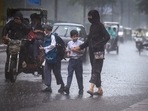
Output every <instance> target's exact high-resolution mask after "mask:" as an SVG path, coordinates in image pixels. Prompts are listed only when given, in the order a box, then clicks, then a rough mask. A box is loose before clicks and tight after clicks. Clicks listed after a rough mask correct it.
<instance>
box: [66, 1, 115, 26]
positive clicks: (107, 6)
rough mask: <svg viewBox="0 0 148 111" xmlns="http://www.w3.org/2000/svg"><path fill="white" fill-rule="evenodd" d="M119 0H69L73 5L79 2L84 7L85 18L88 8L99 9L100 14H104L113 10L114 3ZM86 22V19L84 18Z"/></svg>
mask: <svg viewBox="0 0 148 111" xmlns="http://www.w3.org/2000/svg"><path fill="white" fill-rule="evenodd" d="M116 1H117V0H93V1H92V0H69V2H70V4H71V5H74V4H76V3H79V4H80V5H82V6H83V7H84V9H83V12H84V13H83V17H84V18H85V12H86V8H88V9H98V10H99V12H100V15H101V16H103V15H105V14H106V12H108V10H112V7H113V4H115V3H116ZM84 23H85V20H84Z"/></svg>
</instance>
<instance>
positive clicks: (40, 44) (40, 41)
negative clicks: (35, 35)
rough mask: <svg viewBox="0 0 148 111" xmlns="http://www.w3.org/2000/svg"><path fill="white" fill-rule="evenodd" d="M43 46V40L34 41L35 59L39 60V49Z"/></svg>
mask: <svg viewBox="0 0 148 111" xmlns="http://www.w3.org/2000/svg"><path fill="white" fill-rule="evenodd" d="M42 45H43V40H41V39H36V40H34V45H33V55H34V59H37V57H38V55H39V47H40V46H42Z"/></svg>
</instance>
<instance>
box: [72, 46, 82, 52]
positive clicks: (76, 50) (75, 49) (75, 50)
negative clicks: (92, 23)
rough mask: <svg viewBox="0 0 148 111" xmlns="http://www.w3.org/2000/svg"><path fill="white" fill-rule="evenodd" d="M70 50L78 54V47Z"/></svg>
mask: <svg viewBox="0 0 148 111" xmlns="http://www.w3.org/2000/svg"><path fill="white" fill-rule="evenodd" d="M71 50H72V51H74V52H79V51H80V47H79V46H78V47H74V48H72V49H71Z"/></svg>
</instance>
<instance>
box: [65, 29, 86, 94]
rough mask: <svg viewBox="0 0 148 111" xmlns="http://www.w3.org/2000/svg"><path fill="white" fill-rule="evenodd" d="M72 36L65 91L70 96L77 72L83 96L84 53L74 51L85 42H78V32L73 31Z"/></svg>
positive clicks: (68, 51)
mask: <svg viewBox="0 0 148 111" xmlns="http://www.w3.org/2000/svg"><path fill="white" fill-rule="evenodd" d="M70 36H71V38H72V40H71V41H69V42H68V44H67V56H68V57H69V58H70V60H69V64H68V77H67V85H66V87H65V89H64V91H65V92H66V94H69V89H70V86H71V82H72V78H73V72H74V71H75V74H76V79H77V82H78V87H79V94H80V95H82V94H83V75H82V73H83V66H82V55H83V52H84V51H80V50H78V51H74V48H75V47H77V46H79V45H81V44H82V43H83V42H82V41H81V40H78V38H79V37H78V32H77V31H76V30H72V31H71V32H70Z"/></svg>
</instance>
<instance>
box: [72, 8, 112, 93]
mask: <svg viewBox="0 0 148 111" xmlns="http://www.w3.org/2000/svg"><path fill="white" fill-rule="evenodd" d="M88 21H89V22H90V23H91V26H90V32H89V35H88V39H87V40H86V41H85V42H84V43H83V44H82V45H80V46H79V47H76V48H75V50H80V49H84V48H86V47H89V55H90V63H91V67H92V70H91V78H90V81H89V82H90V83H91V84H90V89H89V90H88V91H87V93H89V94H90V95H91V96H92V95H94V94H96V95H99V94H102V93H103V90H102V88H101V71H102V67H103V60H104V52H105V51H104V50H105V44H106V43H107V42H108V41H109V39H110V36H109V34H108V32H107V31H106V29H105V27H104V25H103V24H102V23H101V22H100V15H99V12H98V11H97V10H91V11H89V12H88ZM94 86H96V87H97V89H98V90H97V92H95V93H94Z"/></svg>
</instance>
